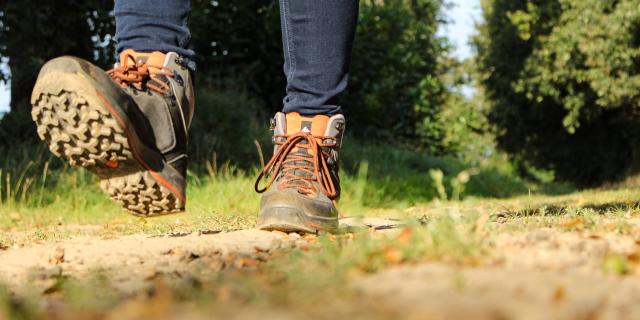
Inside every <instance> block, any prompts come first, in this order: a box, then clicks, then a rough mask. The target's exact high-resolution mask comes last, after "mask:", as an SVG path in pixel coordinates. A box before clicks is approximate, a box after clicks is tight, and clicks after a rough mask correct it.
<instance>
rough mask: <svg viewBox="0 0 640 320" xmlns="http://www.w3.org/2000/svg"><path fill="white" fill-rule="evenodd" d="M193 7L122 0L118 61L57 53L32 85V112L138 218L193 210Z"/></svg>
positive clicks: (58, 147)
mask: <svg viewBox="0 0 640 320" xmlns="http://www.w3.org/2000/svg"><path fill="white" fill-rule="evenodd" d="M189 8H190V1H189V0H116V1H115V15H116V29H117V34H116V39H117V40H118V41H119V42H118V53H119V61H118V63H117V64H116V67H115V68H114V69H112V70H110V71H108V72H104V71H103V70H101V69H99V68H98V67H97V66H94V65H92V64H91V63H90V62H88V61H85V60H82V59H79V58H75V57H70V56H65V57H60V58H56V59H53V60H52V61H49V62H47V64H45V66H43V68H42V70H41V72H40V75H39V76H38V81H37V83H36V85H35V87H34V89H33V94H32V100H31V103H32V105H33V109H32V113H31V114H32V117H33V120H34V121H35V122H36V125H37V130H38V134H39V135H40V137H41V138H42V139H43V140H45V141H46V142H47V143H48V144H49V149H50V150H51V151H52V152H53V153H54V154H55V155H57V156H59V157H62V158H64V159H65V160H67V161H68V162H69V163H70V164H71V165H73V166H78V167H84V168H86V169H88V170H90V171H91V172H93V173H95V174H96V175H97V176H98V177H99V178H100V186H101V187H102V189H103V190H104V191H105V192H107V193H108V194H109V195H110V196H111V198H112V199H114V200H115V201H117V202H119V203H120V204H121V205H122V206H123V207H124V208H125V209H127V210H129V211H130V212H132V213H134V214H136V215H139V216H151V215H159V214H166V213H171V212H177V211H182V210H184V208H185V202H186V171H187V154H186V149H187V140H188V139H187V130H188V128H189V124H190V120H191V116H192V114H193V102H194V98H193V87H192V84H191V83H192V82H191V70H193V67H192V64H189V63H188V61H189V59H188V58H191V57H192V56H193V52H192V51H190V50H188V49H187V47H186V46H187V42H188V40H189V31H188V29H187V28H186V23H187V16H188V13H189ZM185 56H186V57H185ZM185 58H187V59H185Z"/></svg>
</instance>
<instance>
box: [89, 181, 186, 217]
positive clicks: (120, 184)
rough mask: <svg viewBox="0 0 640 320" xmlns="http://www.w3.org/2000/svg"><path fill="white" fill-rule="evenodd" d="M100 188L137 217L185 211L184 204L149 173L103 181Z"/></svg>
mask: <svg viewBox="0 0 640 320" xmlns="http://www.w3.org/2000/svg"><path fill="white" fill-rule="evenodd" d="M100 187H101V188H102V190H104V191H105V192H106V193H107V194H109V196H110V197H111V199H113V200H115V201H116V202H118V203H119V204H120V205H122V207H123V208H125V209H127V210H129V211H130V212H131V213H133V214H134V215H137V216H144V217H148V216H157V215H164V214H170V213H177V212H181V211H184V203H182V201H181V200H180V199H179V198H177V197H176V196H175V195H174V194H173V193H172V192H171V191H169V189H167V188H166V187H164V186H162V185H160V184H159V183H158V182H156V180H155V179H154V178H153V177H152V176H151V174H150V173H149V172H148V171H139V172H136V173H133V174H130V175H128V176H126V177H116V178H109V179H103V180H102V181H100Z"/></svg>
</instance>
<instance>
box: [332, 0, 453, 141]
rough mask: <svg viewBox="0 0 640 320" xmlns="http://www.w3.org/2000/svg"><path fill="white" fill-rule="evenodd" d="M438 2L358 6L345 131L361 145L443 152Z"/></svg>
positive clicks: (369, 0)
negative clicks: (381, 143) (411, 146)
mask: <svg viewBox="0 0 640 320" xmlns="http://www.w3.org/2000/svg"><path fill="white" fill-rule="evenodd" d="M441 8H442V1H440V0H420V1H406V0H391V1H373V0H365V1H361V5H360V18H359V22H358V29H357V34H356V42H355V46H354V49H353V62H352V77H351V83H350V89H349V92H348V93H347V95H346V96H345V97H344V102H345V103H344V104H345V106H346V107H347V109H346V110H347V113H348V116H349V119H350V120H351V122H350V124H349V125H350V127H351V128H353V129H354V131H355V132H356V133H357V134H358V135H359V136H360V137H365V138H366V139H372V138H374V139H381V140H386V141H392V142H395V143H398V141H400V142H405V143H406V142H410V143H412V144H414V145H415V144H418V145H422V146H426V147H427V148H428V149H429V150H430V151H432V152H442V151H444V150H445V149H446V148H445V147H444V142H443V140H444V126H445V124H444V123H443V122H442V121H441V115H440V113H441V111H442V108H443V104H444V101H445V99H446V96H447V89H446V87H445V84H444V82H443V80H442V79H441V75H442V74H443V73H444V72H445V71H446V70H447V68H448V66H447V65H445V64H444V63H441V62H442V60H443V58H444V56H445V53H446V52H447V50H448V44H447V42H446V40H445V39H443V38H440V37H438V36H437V35H436V31H437V28H438V26H439V25H440V22H441V21H439V20H438V14H439V13H440V10H441Z"/></svg>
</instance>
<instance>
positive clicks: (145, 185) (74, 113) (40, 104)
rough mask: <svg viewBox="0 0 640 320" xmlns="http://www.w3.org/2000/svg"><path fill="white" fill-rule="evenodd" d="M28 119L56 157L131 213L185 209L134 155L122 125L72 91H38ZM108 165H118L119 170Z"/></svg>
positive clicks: (102, 109) (150, 213) (166, 212)
mask: <svg viewBox="0 0 640 320" xmlns="http://www.w3.org/2000/svg"><path fill="white" fill-rule="evenodd" d="M31 117H32V119H33V121H35V123H36V126H37V132H38V136H39V137H40V138H41V139H42V140H44V141H45V142H46V143H47V144H48V145H49V150H50V151H51V152H52V153H53V154H54V155H56V156H58V157H62V158H64V159H66V160H67V161H68V162H69V164H70V165H72V166H76V167H84V168H86V169H88V170H90V171H92V172H94V173H96V174H97V175H98V176H100V177H101V178H102V180H101V182H100V186H101V188H102V189H103V190H104V191H105V192H106V193H107V194H109V196H110V197H111V198H112V199H113V200H115V201H116V202H118V203H120V204H121V205H122V206H123V207H124V208H125V209H127V210H129V211H130V212H131V213H133V214H134V215H138V216H153V215H160V214H168V213H173V212H179V211H182V210H183V209H184V204H183V203H182V201H180V200H179V199H177V198H176V197H175V195H173V193H172V192H171V191H170V190H169V189H167V188H166V187H164V186H162V185H160V184H158V183H157V182H156V181H155V179H153V177H152V176H151V174H150V173H149V172H148V171H145V170H144V169H143V168H142V167H141V166H140V165H139V164H138V162H137V161H136V160H135V159H134V157H133V154H132V151H131V149H130V146H129V141H128V138H127V135H126V133H125V130H124V128H122V127H121V126H120V125H119V124H118V122H117V121H116V120H115V119H114V118H113V117H112V116H111V114H110V113H109V112H108V111H107V110H106V109H105V108H104V107H102V106H94V105H92V104H91V103H89V102H88V101H87V99H85V98H83V97H82V96H80V95H78V94H77V93H75V92H72V91H65V90H62V91H60V92H59V93H57V94H54V93H47V92H42V93H40V94H39V95H38V96H37V98H36V100H35V102H34V103H33V108H32V109H31ZM107 163H118V165H119V169H118V170H119V171H118V170H114V169H113V168H110V167H108V166H107V165H106V164H107ZM131 168H135V169H134V170H132V169H131ZM127 169H128V170H127Z"/></svg>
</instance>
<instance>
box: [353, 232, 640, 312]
mask: <svg viewBox="0 0 640 320" xmlns="http://www.w3.org/2000/svg"><path fill="white" fill-rule="evenodd" d="M493 247H494V249H495V250H494V251H493V252H492V257H491V258H490V259H488V260H487V261H485V262H483V263H481V264H480V265H478V266H476V267H469V266H452V265H447V264H443V263H426V264H420V265H414V266H401V267H397V268H392V269H389V270H386V271H383V272H381V273H379V274H376V275H373V276H369V277H365V278H362V279H360V280H358V281H356V282H355V284H354V287H355V288H356V290H358V291H359V292H360V293H361V294H363V295H365V296H369V297H373V298H375V299H376V300H378V301H381V302H383V303H385V304H386V305H388V307H389V308H390V309H394V310H406V311H407V313H408V314H409V315H411V316H412V318H415V319H424V318H436V319H443V318H447V319H469V318H473V319H640V307H639V306H638V301H640V277H639V276H638V274H637V273H636V271H634V269H633V268H634V266H628V265H627V266H622V265H616V264H617V263H618V260H616V258H615V257H624V258H625V261H627V263H629V262H628V261H631V262H633V261H637V259H638V250H639V249H640V248H639V247H638V245H637V241H636V239H634V238H633V237H630V236H618V235H613V234H610V235H608V236H605V237H598V236H594V235H592V234H588V233H581V232H559V231H557V230H553V229H537V230H533V231H528V232H522V233H516V234H512V233H507V234H500V235H497V236H496V237H495V240H494V244H493ZM603 263H604V264H603ZM608 268H613V269H617V268H620V269H617V270H607V269H608ZM611 272H613V273H616V272H618V273H625V272H626V273H628V274H626V275H624V276H621V275H618V274H611Z"/></svg>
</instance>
